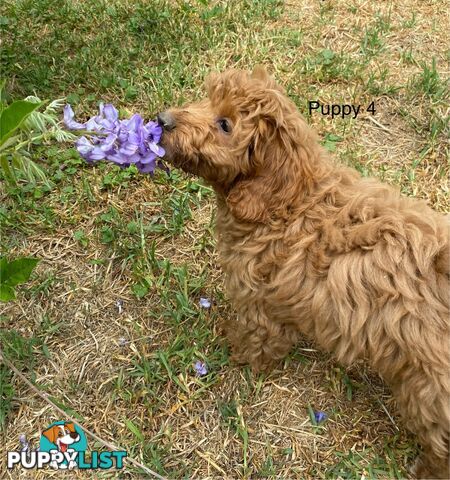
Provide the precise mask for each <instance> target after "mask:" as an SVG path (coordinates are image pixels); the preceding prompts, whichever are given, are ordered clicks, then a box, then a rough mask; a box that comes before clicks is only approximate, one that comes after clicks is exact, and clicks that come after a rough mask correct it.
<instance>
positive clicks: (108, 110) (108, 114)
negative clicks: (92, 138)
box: [102, 103, 119, 123]
mask: <svg viewBox="0 0 450 480" xmlns="http://www.w3.org/2000/svg"><path fill="white" fill-rule="evenodd" d="M102 113H103V115H104V116H105V118H106V120H109V121H110V122H112V123H114V122H116V121H117V119H118V118H119V112H118V111H117V109H116V108H115V107H114V106H113V105H111V104H110V103H107V104H106V105H105V106H104V107H103V112H102Z"/></svg>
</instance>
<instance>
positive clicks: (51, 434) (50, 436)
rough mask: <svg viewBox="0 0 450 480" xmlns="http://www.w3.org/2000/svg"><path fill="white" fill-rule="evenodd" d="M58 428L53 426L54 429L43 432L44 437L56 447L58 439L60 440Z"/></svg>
mask: <svg viewBox="0 0 450 480" xmlns="http://www.w3.org/2000/svg"><path fill="white" fill-rule="evenodd" d="M58 431H59V430H58V426H57V425H53V427H50V428H47V430H44V431H43V432H42V435H44V437H45V438H46V439H47V440H48V441H49V442H51V443H54V444H55V445H56V439H57V438H58Z"/></svg>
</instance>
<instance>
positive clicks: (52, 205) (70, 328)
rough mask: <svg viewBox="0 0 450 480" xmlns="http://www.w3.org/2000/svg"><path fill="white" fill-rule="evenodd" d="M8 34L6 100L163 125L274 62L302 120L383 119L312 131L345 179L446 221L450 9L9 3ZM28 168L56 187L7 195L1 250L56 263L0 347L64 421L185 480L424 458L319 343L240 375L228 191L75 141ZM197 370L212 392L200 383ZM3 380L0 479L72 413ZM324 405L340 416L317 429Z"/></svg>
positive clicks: (312, 473) (386, 398)
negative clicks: (128, 162)
mask: <svg viewBox="0 0 450 480" xmlns="http://www.w3.org/2000/svg"><path fill="white" fill-rule="evenodd" d="M0 28H1V29H2V39H3V44H2V50H1V59H2V73H3V75H4V76H5V77H6V78H7V80H8V82H7V95H9V97H10V98H22V97H24V96H26V95H30V94H36V95H38V96H39V97H40V98H48V99H53V98H57V97H60V96H67V97H68V100H69V101H70V102H71V103H72V104H74V105H75V109H76V111H77V115H80V116H87V115H90V114H92V113H93V111H95V109H96V104H97V102H98V101H99V100H103V101H109V102H113V103H114V104H116V105H119V107H120V110H121V113H122V114H123V115H125V114H127V113H130V112H140V113H142V114H143V115H145V116H147V117H152V116H153V115H154V114H155V113H156V112H157V111H159V110H161V109H163V108H165V106H168V105H172V104H181V103H183V102H185V101H190V100H193V99H196V98H199V97H200V96H201V95H202V82H203V79H204V77H205V75H206V74H207V73H208V72H209V71H210V70H215V69H219V70H220V69H223V68H226V67H237V68H250V67H251V66H253V65H254V64H256V63H264V64H266V65H267V66H268V67H269V69H271V70H272V71H273V72H274V74H275V75H276V77H277V79H278V80H279V81H280V83H282V84H283V85H284V86H285V88H286V90H287V92H288V94H289V95H290V96H291V98H293V99H294V101H295V102H296V103H297V105H298V107H299V109H300V111H302V112H303V113H304V114H305V115H306V116H307V114H308V101H309V100H320V102H321V103H323V104H332V103H347V104H348V103H353V104H355V105H359V104H360V105H362V106H363V107H366V108H367V106H368V105H370V104H371V102H374V106H375V110H376V114H375V115H373V119H375V120H376V122H377V123H375V122H374V121H373V120H371V119H370V118H368V117H370V116H371V115H369V114H365V115H360V116H359V117H358V119H357V120H351V119H347V118H346V119H342V118H337V119H335V120H334V121H330V120H329V118H325V117H321V116H320V115H318V114H313V115H312V116H311V117H310V118H308V121H309V122H310V123H311V124H312V125H313V126H314V127H315V128H316V129H317V130H318V131H319V133H320V136H321V138H322V141H323V144H324V145H325V147H326V148H327V149H328V150H329V151H330V152H331V153H333V154H334V155H336V156H337V157H338V158H339V159H340V161H342V162H343V163H346V164H349V165H351V166H353V167H354V168H356V169H358V170H359V171H360V172H361V173H362V174H363V175H366V176H367V175H375V176H378V177H379V178H381V179H382V180H384V181H386V182H390V183H393V184H396V185H398V186H399V187H400V188H401V190H402V191H403V192H404V193H405V194H406V195H415V196H419V197H422V198H424V199H426V200H427V201H428V202H429V203H430V204H431V205H433V206H434V207H435V208H436V209H438V210H440V211H443V212H446V211H447V212H448V211H449V210H450V201H449V195H448V193H449V192H448V183H447V179H448V174H449V142H448V137H449V112H448V99H449V85H448V82H447V80H446V78H447V77H448V75H446V70H445V68H446V61H447V60H448V58H447V55H448V51H447V49H448V45H447V44H448V42H446V31H447V27H446V24H445V18H444V16H443V15H442V14H441V13H440V12H439V9H438V8H437V6H436V5H434V6H433V5H432V4H426V5H425V4H424V3H423V2H418V1H414V0H402V1H400V2H395V3H393V2H387V3H386V4H381V3H379V4H378V3H377V2H372V3H370V2H359V1H356V0H354V1H351V2H316V3H311V2H304V1H294V2H290V3H286V4H285V3H283V2H279V1H276V0H259V1H245V0H233V1H230V2H209V1H208V0H202V1H192V2H185V1H182V0H179V1H176V2H166V1H162V0H157V1H153V2H146V1H144V0H138V1H136V2H131V3H130V2H125V1H124V0H113V1H110V2H69V1H55V0H39V1H31V0H17V1H12V0H5V1H4V2H3V3H2V5H1V7H0ZM30 153H31V155H32V157H33V159H34V160H35V161H36V162H38V163H39V164H40V165H41V166H42V167H43V168H44V170H45V171H46V173H47V176H48V179H49V181H50V186H46V185H43V184H41V183H36V184H27V183H24V182H21V184H20V186H19V187H11V186H8V185H7V184H6V183H5V182H2V184H1V187H0V198H1V202H0V219H1V228H2V231H1V234H2V242H1V254H2V255H4V254H6V255H7V256H8V257H12V258H13V257H15V256H19V255H32V256H35V257H38V258H40V259H41V262H40V264H39V266H38V267H37V269H36V271H35V272H34V273H33V276H32V279H31V281H30V282H28V284H27V285H26V286H24V287H21V288H20V289H19V290H18V300H17V301H15V302H13V303H9V304H6V305H2V311H1V312H0V313H1V317H0V322H1V324H0V326H1V331H0V341H1V344H2V348H3V350H4V352H5V354H6V355H7V356H8V358H11V359H12V360H13V361H14V362H15V363H16V365H17V366H18V367H19V368H20V369H21V370H22V371H23V372H24V373H25V374H26V375H27V377H28V378H31V379H33V380H36V381H37V383H38V384H39V385H40V388H42V389H43V390H44V391H45V392H47V393H48V394H49V395H50V396H51V398H52V399H54V400H55V401H56V402H58V405H59V406H61V408H63V409H64V410H65V411H67V412H68V413H69V414H70V415H74V416H78V417H77V418H82V420H83V421H82V423H83V425H85V426H86V427H87V428H88V429H91V430H94V431H95V432H96V433H97V434H99V435H100V436H101V437H102V438H105V439H106V440H108V441H111V442H113V443H116V444H118V445H122V446H124V447H125V448H126V449H127V450H128V453H129V455H130V456H133V457H134V458H137V459H139V460H140V461H141V462H142V463H144V464H146V465H147V466H148V467H150V468H152V469H154V470H155V471H157V472H159V473H160V474H163V475H166V476H167V477H169V478H205V477H217V478H305V479H312V478H322V479H326V478H361V477H362V476H364V477H365V478H403V477H404V476H406V468H407V464H408V462H410V461H411V459H412V458H413V457H414V455H415V453H416V452H417V447H416V445H415V443H414V441H413V439H412V438H411V437H410V436H409V435H408V434H407V432H406V431H405V430H404V429H403V428H402V427H401V423H400V422H399V419H398V417H397V414H396V409H395V405H393V403H392V399H391V397H390V395H389V392H388V391H387V389H386V388H385V387H384V386H383V384H382V383H381V382H380V381H379V380H378V379H377V378H375V377H374V376H373V375H371V374H370V372H367V371H366V370H364V369H363V368H362V367H361V366H356V367H354V368H350V369H344V368H342V367H340V366H338V365H336V364H335V363H334V362H333V360H332V359H331V358H330V357H328V356H326V355H324V354H323V353H321V352H319V351H317V350H316V349H315V347H314V345H311V344H309V343H307V342H302V343H301V344H300V345H299V346H298V347H297V348H296V349H295V350H294V351H293V352H292V353H291V354H290V355H289V356H288V357H287V358H286V359H285V361H284V362H283V363H282V364H281V365H280V366H279V368H278V369H276V370H275V371H274V372H272V373H271V374H269V375H267V376H253V375H252V374H251V373H250V371H249V370H248V368H237V367H235V366H233V365H231V364H230V362H229V352H228V348H227V345H226V342H225V341H224V340H223V338H222V335H221V332H220V328H219V323H220V319H223V318H227V317H230V316H233V315H234V313H233V310H232V307H231V306H230V305H229V302H228V301H227V299H226V298H225V297H224V294H223V283H222V281H223V279H222V276H221V272H220V271H219V270H218V267H217V259H216V256H215V251H214V245H215V240H214V233H213V224H214V196H213V193H212V192H211V190H210V189H209V188H208V187H206V186H204V185H203V184H202V183H201V181H200V180H198V179H195V178H191V177H187V176H185V175H184V174H182V173H181V172H179V171H176V170H173V171H171V172H170V174H165V173H163V172H161V173H159V174H158V175H156V176H155V178H154V179H150V178H146V177H143V176H140V175H139V174H138V173H137V171H135V170H133V169H130V170H124V171H122V170H120V169H118V168H117V167H114V166H112V165H104V164H99V165H97V166H96V167H95V168H93V167H90V166H88V165H86V164H85V163H84V162H83V161H82V160H80V158H79V157H78V155H77V153H76V151H75V150H74V149H73V148H70V146H64V147H60V146H49V145H45V144H38V145H35V146H34V148H33V149H32V150H31V152H30ZM200 297H208V298H211V299H212V307H211V308H210V309H203V308H201V307H200V305H199V299H200ZM118 301H122V302H123V303H120V305H121V307H120V308H119V307H118V306H117V305H118V303H117V302H118ZM197 360H201V361H204V362H206V364H207V365H208V374H207V375H205V376H203V377H198V376H196V375H195V371H194V368H193V364H194V363H195V362H196V361H197ZM0 385H1V387H0V388H1V392H0V393H1V396H2V403H1V408H0V424H1V432H0V437H1V438H0V443H1V445H2V447H1V450H2V452H1V454H0V463H1V462H4V458H5V455H4V454H3V450H6V449H15V448H17V446H18V434H19V433H25V434H26V435H27V437H28V439H29V440H30V441H31V442H32V443H33V445H37V443H38V439H39V432H40V431H41V430H42V429H43V428H45V426H47V424H49V423H51V421H54V420H59V419H60V418H59V417H58V415H57V414H56V413H55V412H53V411H52V410H51V408H49V407H47V406H46V405H45V404H43V403H42V401H41V400H40V399H39V398H37V397H36V396H34V395H33V394H32V393H31V392H30V391H29V390H28V389H27V388H26V387H24V386H23V385H21V384H20V383H19V382H18V381H17V379H16V378H14V377H13V376H12V375H11V373H10V372H9V371H8V370H7V369H6V368H5V367H4V366H3V365H0ZM381 405H383V407H384V408H381ZM318 410H321V411H324V412H326V413H327V415H328V420H327V421H326V422H324V423H323V424H320V425H315V424H314V422H312V420H311V412H314V411H318ZM385 411H388V412H389V415H390V417H391V418H390V417H389V416H388V415H387V414H386V413H385ZM57 417H58V418H57ZM18 432H19V433H18ZM1 465H2V468H3V464H1ZM127 469H129V472H130V473H129V474H130V477H132V478H134V477H136V478H137V477H138V475H139V473H142V472H139V471H138V470H136V468H135V467H132V468H131V467H127ZM2 471H3V470H2ZM9 475H10V476H11V478H12V474H9ZM20 475H21V476H22V477H23V478H25V475H26V474H25V473H24V471H23V472H21V473H20ZM20 475H19V476H20ZM45 475H46V474H45V473H43V472H40V473H36V478H43V477H44V476H45ZM74 475H75V476H76V477H77V478H78V477H79V478H84V477H86V478H88V477H90V475H87V474H83V473H80V472H77V473H75V474H74ZM14 478H15V477H14Z"/></svg>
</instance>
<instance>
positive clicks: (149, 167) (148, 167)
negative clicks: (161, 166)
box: [135, 162, 156, 173]
mask: <svg viewBox="0 0 450 480" xmlns="http://www.w3.org/2000/svg"><path fill="white" fill-rule="evenodd" d="M135 165H136V167H137V169H138V170H139V171H140V172H141V173H153V172H154V171H155V168H156V163H155V162H153V163H141V162H136V164H135Z"/></svg>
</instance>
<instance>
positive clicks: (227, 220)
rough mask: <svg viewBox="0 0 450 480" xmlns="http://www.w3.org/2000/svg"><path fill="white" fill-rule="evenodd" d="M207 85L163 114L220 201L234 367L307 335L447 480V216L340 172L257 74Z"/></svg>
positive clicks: (428, 472) (263, 363)
mask: <svg viewBox="0 0 450 480" xmlns="http://www.w3.org/2000/svg"><path fill="white" fill-rule="evenodd" d="M206 87H207V90H208V98H207V99H205V100H202V101H200V102H198V103H196V104H192V105H187V106H184V107H181V108H173V109H170V110H168V111H166V112H163V113H161V114H160V115H159V117H158V119H159V122H160V124H161V125H162V127H163V129H164V133H163V138H162V145H163V147H164V148H165V150H166V152H167V158H168V160H169V161H170V162H171V163H173V164H174V165H175V166H177V167H180V168H182V169H183V170H185V171H186V172H190V173H193V174H196V175H199V176H201V177H203V178H204V179H205V180H206V181H207V182H208V183H209V184H210V185H212V187H213V188H214V190H215V192H216V194H217V226H216V229H217V234H218V244H217V248H218V250H219V258H220V262H221V266H222V269H223V271H224V272H225V276H226V290H227V293H228V296H229V298H230V299H231V301H232V302H233V304H234V307H235V308H236V310H237V313H238V318H237V320H236V321H235V322H234V323H233V324H232V325H228V327H227V328H226V331H227V336H228V338H229V341H230V342H231V346H232V349H233V358H234V359H235V360H236V361H238V362H241V363H243V362H248V363H250V365H251V366H252V367H253V369H254V370H256V371H259V370H265V369H267V368H269V367H270V366H271V365H272V363H273V362H274V361H277V360H280V359H282V358H283V357H284V356H285V355H286V354H287V353H288V352H289V350H290V349H291V347H292V346H293V344H294V343H295V342H296V340H297V339H298V336H299V335H307V336H309V337H311V338H313V339H314V340H315V341H316V342H317V344H318V345H320V346H321V347H322V348H324V349H325V350H328V351H330V352H334V354H335V356H336V358H337V359H338V360H339V361H340V362H342V363H344V364H349V363H351V362H353V361H355V360H357V359H365V360H366V361H367V362H368V363H369V364H370V366H371V367H372V368H373V369H374V370H375V371H377V372H378V373H379V374H380V375H381V376H382V377H383V378H384V379H385V381H386V382H387V383H388V384H389V385H390V386H391V388H392V391H393V394H394V395H395V397H396V400H397V402H398V405H399V408H400V412H401V413H402V415H404V417H405V421H406V425H407V426H408V427H409V428H410V429H411V430H412V431H413V432H414V433H415V434H416V435H417V437H418V439H419V441H420V442H421V444H422V446H423V449H424V452H423V455H422V457H421V459H420V460H419V461H418V462H417V464H416V470H415V475H416V476H418V477H419V478H448V476H449V466H448V450H449V430H450V408H449V407H450V404H449V399H450V395H449V394H450V382H449V366H450V365H449V363H450V361H449V291H450V284H449V275H450V268H449V263H450V257H449V237H450V234H449V221H448V219H447V218H446V217H444V216H443V215H441V214H439V213H437V212H434V211H433V210H432V209H431V208H429V207H428V206H427V205H426V204H425V202H423V201H419V200H414V199H410V198H404V197H402V196H400V194H399V193H398V191H397V190H395V189H394V188H392V187H390V186H387V185H384V184H382V183H380V182H378V181H376V180H375V179H367V178H361V177H360V175H359V174H358V173H357V172H356V171H353V170H351V169H349V168H346V167H343V166H339V165H336V164H335V163H334V162H333V161H332V160H331V159H330V158H329V157H328V155H327V153H326V152H325V151H324V149H323V148H322V147H321V146H320V145H319V143H318V141H317V138H316V135H315V134H314V133H313V132H312V131H311V129H310V128H309V127H308V126H307V124H306V123H305V121H304V119H303V118H302V117H301V115H300V114H299V113H298V111H297V109H296V107H295V105H294V103H293V102H292V101H290V100H289V99H288V98H287V97H286V96H285V94H284V92H283V90H282V89H281V88H280V87H279V86H278V85H277V84H276V83H275V81H274V80H273V79H272V78H271V77H269V76H268V75H267V73H266V72H265V71H264V70H263V69H262V68H256V69H255V71H254V72H253V73H252V74H250V73H248V72H244V71H237V70H230V71H227V72H225V73H222V74H215V75H211V76H210V77H209V79H208V80H207V82H206Z"/></svg>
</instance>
